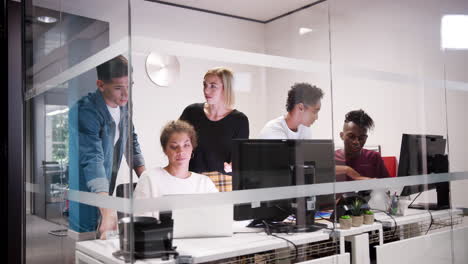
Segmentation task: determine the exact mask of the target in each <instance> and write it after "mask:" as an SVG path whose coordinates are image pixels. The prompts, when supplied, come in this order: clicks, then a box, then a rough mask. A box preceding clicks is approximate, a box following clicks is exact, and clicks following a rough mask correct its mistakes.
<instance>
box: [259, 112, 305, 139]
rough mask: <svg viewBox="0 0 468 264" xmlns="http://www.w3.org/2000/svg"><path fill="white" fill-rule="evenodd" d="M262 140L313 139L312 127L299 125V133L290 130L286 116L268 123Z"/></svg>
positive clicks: (263, 131) (261, 136)
mask: <svg viewBox="0 0 468 264" xmlns="http://www.w3.org/2000/svg"><path fill="white" fill-rule="evenodd" d="M259 138H260V139H312V133H311V129H310V127H306V126H304V125H299V127H298V128H297V131H296V132H294V131H292V130H291V129H289V127H288V124H286V119H284V116H280V117H278V118H275V119H273V120H270V121H268V123H266V125H265V126H264V127H263V129H262V131H261V132H260V135H259Z"/></svg>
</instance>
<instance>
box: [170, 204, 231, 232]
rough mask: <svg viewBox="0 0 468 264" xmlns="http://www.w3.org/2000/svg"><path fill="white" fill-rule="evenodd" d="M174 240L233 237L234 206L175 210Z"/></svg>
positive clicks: (173, 215)
mask: <svg viewBox="0 0 468 264" xmlns="http://www.w3.org/2000/svg"><path fill="white" fill-rule="evenodd" d="M172 218H173V220H174V238H203V237H229V236H232V233H233V231H232V229H233V223H234V207H233V205H232V204H231V205H218V206H209V207H207V206H204V207H200V208H186V209H174V210H173V211H172Z"/></svg>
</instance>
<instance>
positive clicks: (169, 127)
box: [159, 120, 197, 150]
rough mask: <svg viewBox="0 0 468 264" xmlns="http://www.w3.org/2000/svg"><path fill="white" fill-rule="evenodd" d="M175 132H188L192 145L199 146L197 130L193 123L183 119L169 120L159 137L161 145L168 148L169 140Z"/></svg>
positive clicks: (164, 148)
mask: <svg viewBox="0 0 468 264" xmlns="http://www.w3.org/2000/svg"><path fill="white" fill-rule="evenodd" d="M174 133H187V135H188V136H189V138H190V142H191V143H192V147H193V148H194V149H195V148H196V147H197V132H195V129H194V128H193V126H192V125H190V124H189V123H187V122H185V121H182V120H175V121H169V122H168V123H167V124H166V125H165V126H164V127H163V129H162V131H161V136H160V138H159V140H160V142H161V147H162V148H163V150H166V147H167V142H168V141H169V138H170V137H171V136H172V134H174Z"/></svg>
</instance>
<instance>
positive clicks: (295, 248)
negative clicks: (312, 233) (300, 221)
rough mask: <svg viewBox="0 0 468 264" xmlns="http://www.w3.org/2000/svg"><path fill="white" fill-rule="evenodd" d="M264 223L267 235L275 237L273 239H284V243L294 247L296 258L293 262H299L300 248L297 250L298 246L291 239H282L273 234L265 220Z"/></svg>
mask: <svg viewBox="0 0 468 264" xmlns="http://www.w3.org/2000/svg"><path fill="white" fill-rule="evenodd" d="M262 222H263V224H264V226H265V233H266V234H267V235H269V236H273V237H276V238H279V239H282V240H284V241H286V242H288V243H290V244H291V245H293V246H294V251H295V256H294V260H293V262H296V261H297V258H298V257H299V250H298V248H297V245H296V244H294V242H292V241H291V240H289V239H286V238H284V237H280V236H277V235H275V234H273V232H272V231H271V229H270V225H269V224H268V223H267V222H266V221H265V220H263V221H262ZM287 234H288V233H287Z"/></svg>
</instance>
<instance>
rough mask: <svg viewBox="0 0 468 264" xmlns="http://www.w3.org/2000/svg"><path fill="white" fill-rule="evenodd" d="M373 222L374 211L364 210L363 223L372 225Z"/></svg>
mask: <svg viewBox="0 0 468 264" xmlns="http://www.w3.org/2000/svg"><path fill="white" fill-rule="evenodd" d="M373 223H374V212H372V211H371V210H366V211H365V212H364V224H365V225H372V224H373Z"/></svg>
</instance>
